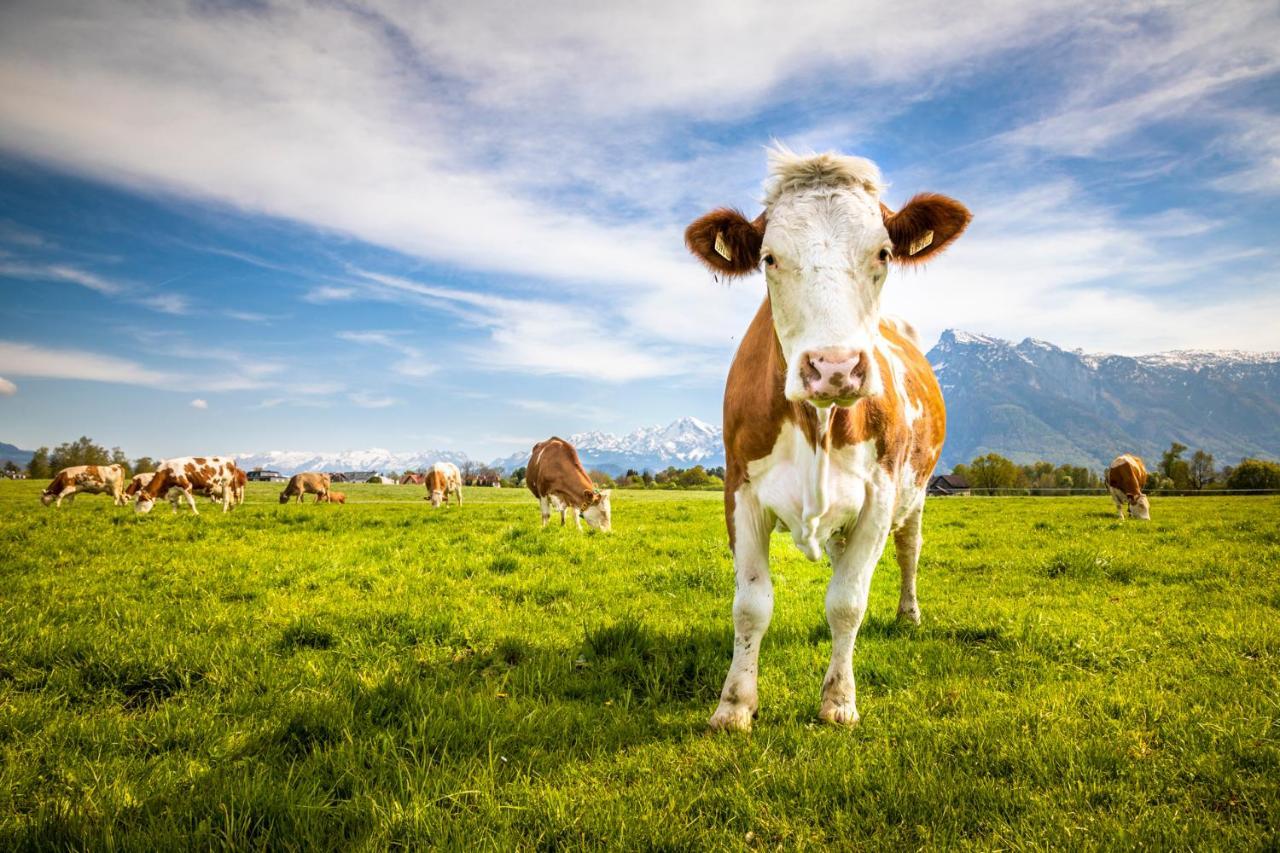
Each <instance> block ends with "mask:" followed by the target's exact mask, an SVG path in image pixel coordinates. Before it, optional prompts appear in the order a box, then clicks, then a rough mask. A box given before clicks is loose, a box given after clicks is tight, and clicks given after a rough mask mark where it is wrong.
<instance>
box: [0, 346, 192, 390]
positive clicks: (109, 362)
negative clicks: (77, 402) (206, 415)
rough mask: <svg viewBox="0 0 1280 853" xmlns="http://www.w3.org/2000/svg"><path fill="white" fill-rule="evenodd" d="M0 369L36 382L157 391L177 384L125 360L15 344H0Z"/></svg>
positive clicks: (81, 351)
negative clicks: (116, 385)
mask: <svg viewBox="0 0 1280 853" xmlns="http://www.w3.org/2000/svg"><path fill="white" fill-rule="evenodd" d="M0 370H3V371H4V373H5V374H7V375H10V376H27V377H31V378H34V379H80V380H89V381H94V382H115V383H119V384H121V385H145V386H150V387H157V388H158V387H165V386H168V385H171V384H173V383H174V377H173V376H172V375H170V374H167V373H162V372H160V371H156V370H151V369H149V368H146V367H143V366H142V365H140V364H137V363H136V362H132V361H128V360H126V359H123V358H116V357H115V356H109V355H100V354H98V353H92V352H85V351H84V350H75V349H54V348H50V347H42V346H36V345H34V344H23V343H17V342H15V341H0Z"/></svg>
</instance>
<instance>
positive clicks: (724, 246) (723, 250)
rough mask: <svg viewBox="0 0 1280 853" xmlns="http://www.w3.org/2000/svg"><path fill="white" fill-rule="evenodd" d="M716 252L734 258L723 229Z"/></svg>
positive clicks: (717, 238) (717, 235) (717, 233)
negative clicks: (725, 239)
mask: <svg viewBox="0 0 1280 853" xmlns="http://www.w3.org/2000/svg"><path fill="white" fill-rule="evenodd" d="M930 233H933V232H930ZM716 254H717V255H719V256H720V257H722V258H724V259H725V260H726V261H732V260H733V252H731V251H729V244H728V243H726V242H725V241H724V233H723V232H721V231H717V232H716Z"/></svg>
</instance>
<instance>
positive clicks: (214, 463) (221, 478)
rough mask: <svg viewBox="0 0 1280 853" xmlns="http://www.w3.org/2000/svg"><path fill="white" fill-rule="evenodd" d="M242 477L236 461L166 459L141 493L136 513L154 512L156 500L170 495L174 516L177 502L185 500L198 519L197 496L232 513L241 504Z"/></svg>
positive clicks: (216, 458) (206, 458) (193, 458)
mask: <svg viewBox="0 0 1280 853" xmlns="http://www.w3.org/2000/svg"><path fill="white" fill-rule="evenodd" d="M238 474H239V475H241V476H242V475H243V472H241V471H240V469H239V467H237V466H236V463H235V460H234V459H226V458H223V457H221V456H182V457H179V458H177V459H166V460H165V461H164V462H162V463H160V467H159V468H157V469H156V473H155V476H154V477H152V478H151V481H150V482H148V483H147V484H146V485H145V486H143V487H142V489H140V490H139V491H138V497H137V503H136V504H135V505H134V509H136V510H137V512H138V513H139V514H145V513H148V512H151V508H152V507H153V506H155V502H156V500H157V498H159V497H160V496H161V495H168V496H169V500H170V502H171V503H172V504H173V510H174V512H177V511H178V499H179V498H181V497H185V498H186V499H187V504H188V506H190V507H191V511H192V512H193V513H195V514H196V515H199V514H200V510H198V509H196V499H195V495H197V494H201V495H208V496H210V497H216V498H219V499H221V501H222V511H223V512H230V511H231V509H232V508H233V507H234V506H236V505H237V504H238V503H239V501H238V499H237V492H239V493H240V494H243V489H238V487H237V483H238V482H239V480H240V477H239V476H237V475H238Z"/></svg>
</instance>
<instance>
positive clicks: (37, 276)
mask: <svg viewBox="0 0 1280 853" xmlns="http://www.w3.org/2000/svg"><path fill="white" fill-rule="evenodd" d="M0 276H6V277H8V278H17V279H27V280H30V281H62V282H68V283H70V284H78V285H80V286H81V287H87V288H88V289H90V290H94V291H97V292H98V293H105V294H108V295H115V294H118V293H122V292H123V291H124V286H123V285H120V284H118V283H116V282H114V281H109V280H107V279H105V278H103V277H102V276H100V275H97V274H95V273H91V272H88V271H87V270H82V269H79V268H77V267H74V266H69V265H67V264H56V263H27V262H21V261H9V262H5V263H0Z"/></svg>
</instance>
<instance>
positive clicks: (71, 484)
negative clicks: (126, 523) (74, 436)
mask: <svg viewBox="0 0 1280 853" xmlns="http://www.w3.org/2000/svg"><path fill="white" fill-rule="evenodd" d="M124 488H125V484H124V468H122V467H121V466H119V465H72V466H71V467H69V468H63V469H62V470H61V471H59V472H58V474H57V476H56V477H54V478H53V482H51V483H50V484H49V487H48V488H47V489H45V490H44V492H43V493H41V495H40V503H42V504H44V505H45V506H49V504H56V506H58V507H59V508H60V507H61V506H62V500H63V498H65V499H66V500H67V503H70V502H72V501H74V500H75V499H76V495H77V494H88V495H111V499H112V501H113V502H114V503H115V505H116V506H124V505H125V504H126V503H127V501H126V500H125V497H124Z"/></svg>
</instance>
